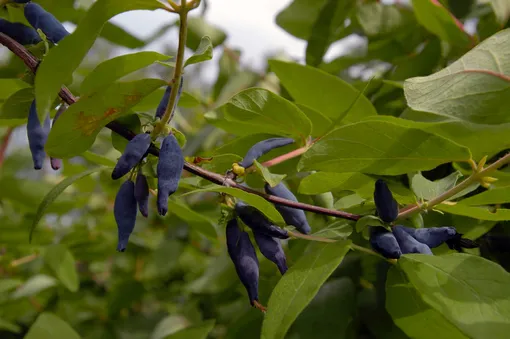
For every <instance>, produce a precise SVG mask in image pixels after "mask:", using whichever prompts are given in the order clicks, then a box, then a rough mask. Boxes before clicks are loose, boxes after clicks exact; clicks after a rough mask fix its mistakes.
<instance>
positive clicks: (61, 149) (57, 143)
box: [45, 79, 165, 158]
mask: <svg viewBox="0 0 510 339" xmlns="http://www.w3.org/2000/svg"><path fill="white" fill-rule="evenodd" d="M163 85H165V82H164V81H163V80H159V79H144V80H137V81H132V82H119V83H114V84H113V85H111V86H110V87H108V88H107V89H105V90H104V91H101V92H98V93H95V94H94V95H91V96H89V97H85V98H82V99H80V100H78V102H76V103H75V104H73V105H71V106H69V108H68V109H67V111H66V114H63V115H62V116H61V117H60V118H59V119H58V120H57V122H56V123H55V124H54V126H53V128H52V129H51V132H50V135H49V137H48V141H47V142H46V146H45V148H46V151H47V152H48V153H49V154H50V155H51V156H53V157H56V158H69V157H73V156H76V155H79V154H81V153H83V152H85V151H86V150H87V149H88V148H89V147H90V146H91V145H92V144H93V143H94V140H95V139H96V136H97V134H98V133H99V131H100V130H101V128H103V127H104V126H105V125H106V124H108V123H109V122H111V121H113V120H115V119H118V118H119V117H121V116H122V115H124V114H125V113H127V112H128V111H129V109H130V108H131V107H133V106H134V105H136V104H137V103H138V102H139V101H140V100H141V99H142V98H143V97H145V96H146V95H148V94H150V93H151V92H153V91H154V90H156V89H157V88H159V87H161V86H163Z"/></svg>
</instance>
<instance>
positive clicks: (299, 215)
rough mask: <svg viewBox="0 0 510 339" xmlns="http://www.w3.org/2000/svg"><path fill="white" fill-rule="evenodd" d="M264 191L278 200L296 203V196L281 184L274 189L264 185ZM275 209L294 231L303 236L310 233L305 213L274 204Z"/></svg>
mask: <svg viewBox="0 0 510 339" xmlns="http://www.w3.org/2000/svg"><path fill="white" fill-rule="evenodd" d="M264 189H265V191H266V193H267V194H271V195H275V196H277V197H280V198H284V199H287V200H291V201H295V202H297V201H298V200H297V198H296V196H295V195H294V194H293V193H292V192H291V191H290V190H289V189H288V188H287V187H286V186H285V185H284V184H282V183H279V184H278V185H276V186H275V187H271V186H270V185H269V184H267V183H266V185H265V186H264ZM275 208H276V209H277V210H278V212H280V214H281V215H282V217H283V220H285V223H286V224H287V225H292V226H294V227H296V229H297V230H298V231H299V232H301V233H304V234H309V233H310V232H311V230H312V229H311V228H310V225H309V224H308V220H307V219H306V215H305V212H304V211H303V210H301V209H297V208H292V207H288V206H284V205H279V204H275Z"/></svg>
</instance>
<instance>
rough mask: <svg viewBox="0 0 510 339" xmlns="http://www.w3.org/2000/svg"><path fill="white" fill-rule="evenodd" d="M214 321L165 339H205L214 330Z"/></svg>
mask: <svg viewBox="0 0 510 339" xmlns="http://www.w3.org/2000/svg"><path fill="white" fill-rule="evenodd" d="M214 323H215V321H214V320H208V321H204V322H203V323H202V324H200V325H196V326H192V327H188V328H185V329H183V330H180V331H179V332H176V333H174V334H170V335H169V336H167V337H165V339H206V338H207V335H208V334H209V332H211V331H212V329H213V328H214Z"/></svg>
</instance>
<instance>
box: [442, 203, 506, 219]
mask: <svg viewBox="0 0 510 339" xmlns="http://www.w3.org/2000/svg"><path fill="white" fill-rule="evenodd" d="M434 208H435V209H438V210H440V211H443V212H446V213H451V214H455V215H463V216H465V217H470V218H475V219H480V220H493V221H503V220H510V209H506V208H498V209H489V207H481V206H480V207H478V206H468V205H464V204H463V203H462V202H460V203H457V204H455V205H446V204H440V205H437V206H435V207H434Z"/></svg>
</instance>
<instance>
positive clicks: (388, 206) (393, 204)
mask: <svg viewBox="0 0 510 339" xmlns="http://www.w3.org/2000/svg"><path fill="white" fill-rule="evenodd" d="M374 202H375V208H376V210H377V215H378V216H379V218H381V220H383V221H384V222H392V221H395V220H396V219H397V216H398V204H397V201H396V200H395V199H394V198H393V194H392V193H391V191H390V189H389V188H388V185H386V182H384V180H382V179H378V180H377V181H376V182H375V190H374Z"/></svg>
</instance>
